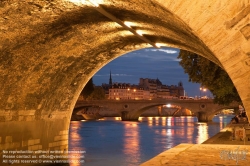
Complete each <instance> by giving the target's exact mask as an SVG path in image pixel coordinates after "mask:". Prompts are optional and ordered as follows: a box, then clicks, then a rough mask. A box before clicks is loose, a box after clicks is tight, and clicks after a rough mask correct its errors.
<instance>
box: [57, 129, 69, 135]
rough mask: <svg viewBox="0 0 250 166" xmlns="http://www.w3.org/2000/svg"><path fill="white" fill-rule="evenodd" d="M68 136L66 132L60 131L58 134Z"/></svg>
mask: <svg viewBox="0 0 250 166" xmlns="http://www.w3.org/2000/svg"><path fill="white" fill-rule="evenodd" d="M66 134H68V130H62V131H60V132H59V135H66Z"/></svg>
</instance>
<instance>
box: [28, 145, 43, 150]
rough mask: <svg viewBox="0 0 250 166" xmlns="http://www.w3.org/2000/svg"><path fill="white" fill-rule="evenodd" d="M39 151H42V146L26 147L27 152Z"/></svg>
mask: <svg viewBox="0 0 250 166" xmlns="http://www.w3.org/2000/svg"><path fill="white" fill-rule="evenodd" d="M41 149H42V145H32V146H28V150H41Z"/></svg>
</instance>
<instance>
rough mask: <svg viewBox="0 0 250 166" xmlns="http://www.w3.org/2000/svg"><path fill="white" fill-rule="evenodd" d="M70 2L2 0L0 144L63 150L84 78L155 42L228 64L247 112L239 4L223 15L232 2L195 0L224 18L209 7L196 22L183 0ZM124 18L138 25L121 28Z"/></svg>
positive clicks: (245, 34)
mask: <svg viewBox="0 0 250 166" xmlns="http://www.w3.org/2000/svg"><path fill="white" fill-rule="evenodd" d="M72 2H73V1H66V0H65V1H56V2H51V1H39V2H38V1H37V2H36V3H35V2H34V3H33V2H27V1H2V2H1V3H0V6H1V13H3V17H2V18H1V22H2V27H1V31H0V35H1V37H2V38H1V39H0V42H1V46H0V52H1V55H0V56H1V57H0V58H1V61H0V71H1V79H0V84H1V87H2V89H1V93H0V97H1V100H2V102H1V104H0V108H1V110H0V115H1V118H0V121H1V122H0V128H1V139H0V143H1V147H4V148H5V149H20V150H41V149H42V150H57V149H60V150H67V147H68V129H69V123H70V116H71V114H72V110H73V108H74V105H75V103H76V100H77V98H78V96H79V94H80V91H81V90H82V89H83V87H84V86H85V85H86V83H87V81H88V80H89V79H90V78H91V77H92V76H93V75H94V74H95V73H96V72H97V71H98V70H99V69H100V68H102V67H103V66H105V65H106V64H107V63H108V62H110V61H111V60H113V59H115V58H117V57H119V56H121V55H123V54H125V53H127V52H130V51H132V50H137V49H141V48H147V47H149V46H154V47H159V44H157V43H160V44H161V45H162V43H164V45H167V46H172V47H176V48H181V49H185V50H189V51H192V52H195V53H197V54H199V55H203V56H204V57H207V58H208V59H210V60H211V61H213V62H215V63H217V64H218V65H220V66H222V67H223V68H225V70H226V71H227V72H228V73H229V74H230V77H231V78H232V79H233V81H234V83H235V85H236V86H237V89H238V90H239V93H240V95H241V97H242V99H243V103H244V106H245V108H246V110H248V108H249V91H248V90H246V89H249V88H250V87H249V85H246V84H244V85H246V88H245V86H243V85H242V82H247V81H248V80H249V70H250V68H249V57H248V56H247V55H248V54H249V50H248V49H249V47H248V43H249V35H248V34H249V33H248V29H249V28H248V25H246V24H244V23H245V22H247V21H244V17H236V18H237V19H243V21H242V22H244V23H243V24H241V25H239V24H238V23H237V22H235V21H234V20H235V19H234V17H235V15H236V14H237V13H239V14H242V13H241V9H242V8H239V9H238V10H239V11H237V12H235V13H231V14H228V15H224V11H223V10H225V11H235V10H230V6H234V5H232V4H230V5H227V4H225V7H223V8H222V7H221V8H220V9H221V10H216V9H217V5H213V4H210V2H204V4H201V2H199V3H198V4H197V5H198V7H197V6H196V5H194V6H195V7H196V9H195V11H197V12H194V13H196V14H197V13H199V12H198V11H201V10H203V9H204V8H203V7H207V9H208V10H209V11H210V10H211V13H215V14H216V15H217V14H220V16H222V17H219V16H218V15H217V16H218V17H216V18H215V17H214V16H213V15H210V14H209V13H210V12H207V14H202V15H199V16H200V17H201V18H200V19H197V20H194V19H196V17H194V16H195V15H191V16H190V15H189V14H190V13H186V12H189V11H190V12H191V11H193V10H191V9H192V7H193V6H192V5H189V4H188V2H187V1H186V2H183V3H181V4H179V2H177V3H174V2H173V1H168V2H167V3H162V2H161V1H160V0H158V1H153V0H152V1H137V0H134V1H126V2H125V1H116V2H111V1H108V0H107V1H99V0H98V3H100V4H99V5H93V4H88V5H85V4H83V5H82V4H81V6H78V5H76V4H75V3H72ZM74 2H76V1H74ZM78 2H83V1H78ZM196 2H198V1H193V2H192V3H196ZM170 3H173V4H170ZM179 5H180V7H179ZM187 6H189V7H190V10H187V8H186V7H187ZM202 6H203V7H202ZM211 6H212V7H211ZM222 6H223V5H222ZM242 6H246V5H242ZM179 9H180V10H179ZM181 9H184V12H183V11H182V10H181ZM242 10H243V9H242ZM105 11H106V12H108V13H109V14H111V15H114V16H116V18H117V19H118V20H116V18H115V19H114V18H109V17H110V15H107V14H105ZM152 11H153V12H152ZM185 11H186V12H185ZM204 11H207V10H204ZM217 11H218V13H217ZM219 11H222V12H221V13H219ZM180 13H183V14H180ZM202 13H203V12H202ZM197 15H198V14H197ZM206 16H207V17H206ZM111 17H112V16H111ZM225 17H226V18H225ZM246 17H247V16H246ZM203 18H205V19H203ZM213 18H214V19H213ZM221 18H223V19H221ZM220 19H221V20H220ZM114 20H115V21H114ZM119 20H120V21H122V23H121V22H120V23H121V24H119ZM225 20H226V22H225ZM124 21H129V22H132V23H136V25H133V26H131V27H128V26H127V27H124V25H125V23H124ZM197 21H198V22H199V23H198V24H197ZM238 22H240V20H238ZM214 23H216V24H214ZM123 24H124V25H123ZM121 25H123V26H121ZM196 25H197V26H196ZM203 27H208V29H206V28H203ZM132 28H135V29H134V30H141V31H138V32H137V31H135V32H134V31H133V30H132ZM232 29H233V30H232ZM141 32H143V35H142V34H141ZM218 34H220V35H222V36H223V37H221V36H220V35H218ZM140 36H141V37H140ZM217 36H218V37H217ZM238 37H239V38H238ZM225 38H226V39H227V40H224V39H225ZM236 38H238V40H235V39H236ZM228 47H229V48H230V49H228ZM234 54H235V55H237V56H234ZM238 55H239V56H240V58H238ZM238 62H239V63H238ZM241 64H243V65H241ZM246 80H247V81H246Z"/></svg>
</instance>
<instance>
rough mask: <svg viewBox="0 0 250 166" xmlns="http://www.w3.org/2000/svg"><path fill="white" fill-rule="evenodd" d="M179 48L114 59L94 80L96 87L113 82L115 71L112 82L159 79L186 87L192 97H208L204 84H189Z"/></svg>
mask: <svg viewBox="0 0 250 166" xmlns="http://www.w3.org/2000/svg"><path fill="white" fill-rule="evenodd" d="M179 51H180V50H179V49H176V48H169V47H162V48H160V49H156V48H146V49H141V50H136V51H133V52H130V53H127V54H124V55H122V56H121V57H119V58H117V59H115V60H113V61H112V62H110V63H108V64H107V65H106V66H104V67H103V68H102V69H101V70H99V71H98V72H97V73H96V74H95V75H94V77H93V83H94V84H95V85H101V84H102V83H106V84H108V83H109V75H110V71H111V76H112V82H113V83H115V82H118V83H130V84H138V83H139V79H140V78H150V79H157V78H158V79H159V80H160V81H161V82H162V84H164V85H178V82H180V81H181V82H182V83H183V87H184V90H185V92H186V93H187V95H188V96H192V97H195V96H200V93H202V95H205V94H206V95H208V96H212V95H211V93H210V92H206V93H205V92H200V84H197V83H191V82H189V81H188V80H189V77H188V75H187V74H185V73H184V70H183V68H182V67H181V66H180V65H179V61H180V59H178V58H177V57H178V55H179Z"/></svg>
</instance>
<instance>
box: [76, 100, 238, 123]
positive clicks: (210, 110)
mask: <svg viewBox="0 0 250 166" xmlns="http://www.w3.org/2000/svg"><path fill="white" fill-rule="evenodd" d="M167 104H171V105H176V106H179V107H180V108H181V109H189V110H190V111H191V112H193V113H194V115H195V116H197V118H198V121H199V122H208V121H212V119H213V116H214V114H215V113H217V112H218V111H219V110H222V109H225V108H238V106H239V105H238V103H231V104H230V105H229V106H224V105H218V104H214V102H213V100H178V99H174V100H172V99H170V100H166V99H154V100H96V101H94V100H93V101H83V102H78V103H77V104H76V107H75V109H77V108H81V107H86V106H90V105H92V106H94V105H95V106H99V107H104V108H108V109H109V110H112V111H115V112H117V113H118V114H119V115H120V116H121V119H122V120H123V121H138V119H139V117H140V115H141V114H142V113H143V112H144V111H146V110H148V109H149V108H152V107H156V106H162V105H167Z"/></svg>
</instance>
